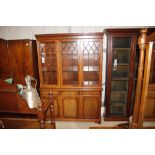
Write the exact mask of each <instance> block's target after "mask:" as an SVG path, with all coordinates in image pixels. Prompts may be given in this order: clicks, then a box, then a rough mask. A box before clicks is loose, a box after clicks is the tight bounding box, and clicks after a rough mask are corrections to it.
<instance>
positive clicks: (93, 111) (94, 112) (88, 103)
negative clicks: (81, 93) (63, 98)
mask: <svg viewBox="0 0 155 155" xmlns="http://www.w3.org/2000/svg"><path fill="white" fill-rule="evenodd" d="M99 105H100V104H99V97H84V98H83V111H84V118H97V117H98V116H99V115H98V114H99Z"/></svg>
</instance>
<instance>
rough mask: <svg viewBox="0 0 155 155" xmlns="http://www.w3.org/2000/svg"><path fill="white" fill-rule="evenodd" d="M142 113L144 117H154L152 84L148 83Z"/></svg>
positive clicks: (154, 98)
mask: <svg viewBox="0 0 155 155" xmlns="http://www.w3.org/2000/svg"><path fill="white" fill-rule="evenodd" d="M144 115H145V119H150V120H151V119H155V87H154V85H153V84H150V85H149V90H148V95H147V100H146V105H145V114H144Z"/></svg>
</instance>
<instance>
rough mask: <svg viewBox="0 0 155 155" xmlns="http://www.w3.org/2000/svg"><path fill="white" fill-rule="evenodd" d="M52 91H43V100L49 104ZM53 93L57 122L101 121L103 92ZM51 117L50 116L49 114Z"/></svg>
mask: <svg viewBox="0 0 155 155" xmlns="http://www.w3.org/2000/svg"><path fill="white" fill-rule="evenodd" d="M50 91H51V90H41V91H40V92H41V99H42V101H43V102H48V98H49V96H48V94H49V92H50ZM51 92H53V100H54V111H55V118H56V120H72V121H94V122H97V123H100V121H101V117H100V115H101V113H100V111H101V95H100V94H101V92H100V91H98V92H95V91H94V92H93V94H92V93H91V92H89V91H87V92H86V91H85V92H84V91H72V92H68V91H51ZM48 115H49V114H48Z"/></svg>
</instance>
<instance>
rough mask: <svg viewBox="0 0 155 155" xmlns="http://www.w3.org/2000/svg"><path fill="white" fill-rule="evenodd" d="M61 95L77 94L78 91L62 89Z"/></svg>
mask: <svg viewBox="0 0 155 155" xmlns="http://www.w3.org/2000/svg"><path fill="white" fill-rule="evenodd" d="M61 94H62V95H78V94H79V92H71V91H63V92H61Z"/></svg>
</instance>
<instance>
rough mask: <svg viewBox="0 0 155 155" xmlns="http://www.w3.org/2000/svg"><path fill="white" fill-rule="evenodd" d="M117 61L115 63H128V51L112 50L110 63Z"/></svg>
mask: <svg viewBox="0 0 155 155" xmlns="http://www.w3.org/2000/svg"><path fill="white" fill-rule="evenodd" d="M115 59H117V63H121V64H126V63H127V64H128V63H130V49H114V50H113V55H112V62H113V64H114V60H115Z"/></svg>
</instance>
